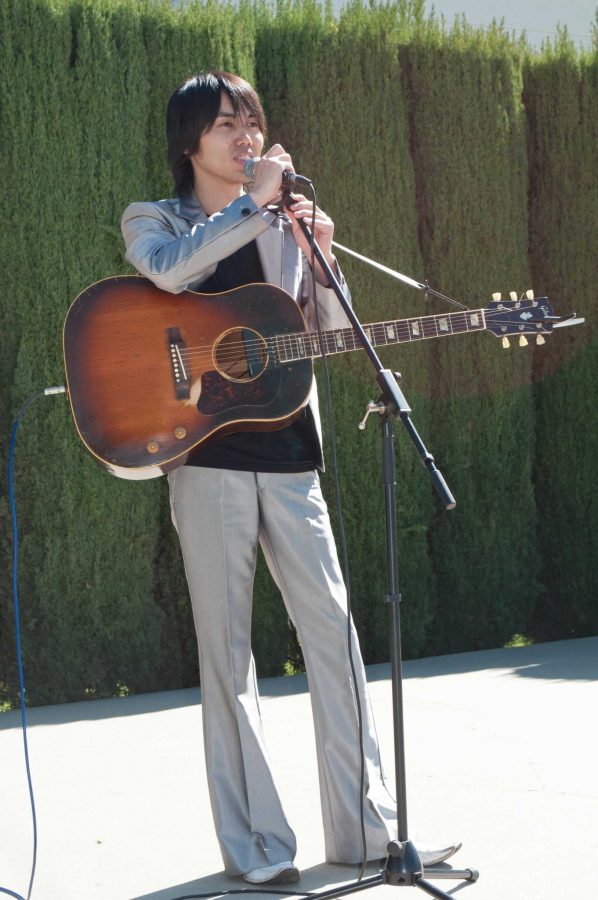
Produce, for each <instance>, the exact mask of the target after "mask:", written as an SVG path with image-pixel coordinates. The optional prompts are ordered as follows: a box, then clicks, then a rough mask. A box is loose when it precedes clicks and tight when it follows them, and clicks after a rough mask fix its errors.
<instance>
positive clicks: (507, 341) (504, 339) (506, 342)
mask: <svg viewBox="0 0 598 900" xmlns="http://www.w3.org/2000/svg"><path fill="white" fill-rule="evenodd" d="M502 345H503V347H504V349H505V350H508V349H509V347H510V346H511V344H510V342H509V339H508V337H504V338H503V339H502Z"/></svg>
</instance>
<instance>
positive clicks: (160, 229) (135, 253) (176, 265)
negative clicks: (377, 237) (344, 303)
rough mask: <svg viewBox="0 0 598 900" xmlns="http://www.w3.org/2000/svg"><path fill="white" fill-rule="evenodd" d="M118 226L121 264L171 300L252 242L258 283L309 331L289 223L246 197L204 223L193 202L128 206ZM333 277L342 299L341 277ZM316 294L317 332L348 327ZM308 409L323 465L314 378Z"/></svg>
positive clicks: (304, 274) (306, 272)
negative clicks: (294, 309) (291, 303)
mask: <svg viewBox="0 0 598 900" xmlns="http://www.w3.org/2000/svg"><path fill="white" fill-rule="evenodd" d="M121 227H122V232H123V236H124V239H125V245H126V258H127V260H128V262H130V263H131V265H133V266H134V267H135V269H137V271H138V272H139V273H140V274H141V275H144V276H145V277H146V278H149V279H150V280H151V281H153V282H154V284H155V285H156V286H157V287H159V288H162V289H163V290H166V291H171V292H172V293H175V294H178V293H181V292H182V291H185V290H187V289H189V290H197V289H198V288H199V286H200V285H201V284H202V282H204V281H205V280H206V279H207V278H209V277H210V275H212V274H213V273H214V271H215V269H216V266H217V265H218V263H219V261H220V260H221V259H225V258H226V257H227V256H230V255H231V253H234V252H235V251H236V250H238V249H239V248H240V247H242V246H244V245H245V244H247V243H248V242H249V241H251V240H254V239H255V241H256V245H257V249H258V254H259V257H260V261H261V264H262V269H263V272H264V278H265V280H266V281H267V282H268V283H269V284H275V285H278V286H279V287H282V288H283V289H284V290H285V291H287V293H288V294H290V295H291V297H293V298H294V299H295V301H296V302H297V303H298V304H299V306H300V308H301V310H302V312H303V315H304V316H305V319H306V322H307V325H308V328H310V329H313V330H315V329H316V317H315V304H314V299H313V295H312V277H311V270H310V268H309V265H308V263H307V260H306V259H305V256H304V255H303V253H302V252H301V251H300V249H299V247H298V246H297V243H296V242H295V238H294V236H293V233H292V229H291V224H290V222H289V220H288V218H287V217H286V216H282V215H280V214H276V213H275V212H272V211H270V210H266V209H264V208H262V207H258V206H256V205H255V203H254V202H253V200H252V199H251V197H249V196H248V195H244V196H242V197H239V198H238V199H236V200H234V201H233V202H232V203H230V204H229V205H228V206H226V207H225V208H224V209H222V210H220V212H217V213H215V214H214V215H213V216H209V217H208V216H207V215H206V214H205V213H204V211H203V209H202V208H201V206H200V204H199V202H198V201H197V199H196V198H195V197H185V198H183V199H174V200H159V201H156V202H144V203H132V204H131V205H130V206H128V207H127V209H126V210H125V212H124V214H123V217H122V222H121ZM337 274H338V276H339V280H340V282H341V284H342V286H343V291H344V293H345V296H347V298H349V292H348V289H347V287H346V284H345V282H344V279H343V277H342V274H341V273H340V271H339V272H338V273H337ZM316 290H317V300H318V311H319V317H320V324H321V326H322V329H324V330H325V329H330V328H347V327H348V326H349V321H348V319H347V317H346V315H345V313H344V311H343V309H342V307H341V306H340V303H339V301H338V299H337V297H336V296H335V294H334V291H333V290H332V289H331V288H326V287H323V286H321V285H317V287H316ZM308 402H309V408H310V410H311V412H312V415H313V418H314V425H315V428H316V432H317V435H318V441H319V447H320V464H321V465H322V461H323V460H322V428H321V423H320V416H319V411H318V396H317V391H316V383H315V379H314V382H313V385H312V390H311V393H310V396H309V401H308Z"/></svg>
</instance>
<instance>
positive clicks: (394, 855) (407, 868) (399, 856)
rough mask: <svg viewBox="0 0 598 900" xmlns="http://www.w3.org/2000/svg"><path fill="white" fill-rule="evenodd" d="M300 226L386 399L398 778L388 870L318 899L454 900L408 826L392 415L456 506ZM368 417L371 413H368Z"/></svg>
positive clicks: (462, 874) (391, 380) (469, 875)
mask: <svg viewBox="0 0 598 900" xmlns="http://www.w3.org/2000/svg"><path fill="white" fill-rule="evenodd" d="M298 221H299V225H300V227H301V230H302V231H303V233H304V235H305V236H306V238H307V239H308V240H309V241H310V243H311V244H312V246H313V248H314V254H315V256H316V259H317V260H318V262H319V263H320V265H321V267H322V269H323V271H324V272H325V274H326V277H327V278H328V282H329V285H330V287H331V288H332V289H333V290H334V292H335V294H336V296H337V297H338V300H339V303H340V304H341V306H342V308H343V310H344V311H345V313H346V315H347V317H348V319H349V321H350V322H351V324H352V326H353V328H354V330H355V332H356V333H357V334H358V336H359V338H360V340H361V343H362V345H363V348H364V350H365V351H366V354H367V355H368V356H369V358H370V361H371V363H372V365H373V366H374V368H375V369H376V381H377V382H378V385H379V387H380V389H381V391H382V397H381V400H380V402H379V403H378V404H376V405H375V407H374V409H375V410H376V411H378V412H380V413H381V414H382V416H383V420H382V472H383V484H384V500H385V513H386V548H387V573H388V574H387V590H388V592H387V595H386V601H387V603H388V613H389V630H390V653H391V674H392V702H393V727H394V751H395V776H396V791H397V835H398V840H396V841H391V842H390V843H389V845H388V847H387V850H388V857H387V859H386V862H385V866H384V869H383V870H382V871H381V872H380V873H379V874H378V875H376V876H373V877H372V878H363V879H362V880H361V881H358V882H354V883H353V884H349V885H346V886H345V887H342V888H337V889H333V890H330V891H324V892H322V893H318V894H317V897H318V900H327V898H332V897H342V896H344V895H346V894H352V893H356V892H358V891H363V890H366V889H367V888H370V887H373V886H374V885H377V884H392V885H396V886H397V887H417V888H419V889H420V890H423V891H425V892H426V893H427V894H430V895H431V896H432V897H437V898H439V900H452V898H451V897H450V895H449V894H447V893H445V892H444V891H442V890H440V888H437V887H435V886H434V885H432V884H430V882H429V881H427V880H426V879H424V877H423V876H424V869H423V866H422V864H421V860H420V858H419V854H418V852H417V849H416V847H415V845H414V844H413V843H412V842H411V841H410V840H409V837H408V830H407V796H406V793H407V792H406V773H405V736H404V720H403V676H402V662H401V618H400V609H399V604H400V600H401V597H400V593H399V579H398V556H397V533H396V517H397V516H396V497H395V486H396V476H395V455H394V431H393V426H392V418H393V417H395V418H396V417H400V419H401V421H402V423H403V424H404V425H405V427H406V429H407V432H408V434H409V436H410V437H411V439H412V441H413V443H414V444H415V446H416V449H417V450H418V452H419V454H420V456H421V458H422V461H423V462H424V465H425V466H426V468H427V469H428V472H429V474H430V476H431V478H432V483H433V485H434V488H435V489H436V491H437V493H438V494H439V496H440V498H441V500H442V502H443V504H444V506H445V508H446V509H452V508H453V507H454V506H455V500H454V498H453V496H452V494H451V492H450V490H449V488H448V486H447V485H446V482H445V481H444V478H443V477H442V475H441V473H440V472H439V471H438V469H437V468H436V466H435V464H434V458H433V456H432V455H431V454H430V453H428V451H427V450H426V447H425V446H424V443H423V441H422V440H421V438H420V436H419V434H418V433H417V431H416V429H415V426H414V425H413V423H412V422H411V419H410V418H409V413H410V412H411V410H410V408H409V405H408V404H407V401H406V399H405V397H404V396H403V393H402V391H401V390H400V388H399V385H398V382H397V376H395V375H394V374H393V373H392V372H390V371H389V370H388V369H384V368H383V367H382V363H381V362H380V359H379V358H378V356H377V354H376V351H375V350H374V348H373V346H372V344H371V342H370V341H369V339H368V337H367V335H366V333H365V331H364V330H363V328H362V326H361V323H360V321H359V319H358V318H357V316H356V315H355V313H354V311H353V309H352V307H351V305H350V303H349V302H348V300H347V298H346V297H345V295H344V294H343V291H342V288H341V286H340V284H339V282H338V280H337V278H336V276H335V275H334V273H333V271H332V269H331V268H330V266H329V265H328V263H327V261H326V259H325V257H324V254H323V253H322V251H321V249H320V247H319V246H318V243H317V241H315V240H313V238H312V234H311V230H310V229H309V228H308V226H307V225H306V224H305V222H303V221H302V220H301V219H300V220H298ZM366 418H367V416H366ZM425 874H426V876H427V877H429V878H433V879H444V878H451V879H457V880H459V881H477V879H478V877H479V876H478V872H477V871H476V870H475V869H463V870H456V869H427V870H426V872H425Z"/></svg>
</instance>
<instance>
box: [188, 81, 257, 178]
mask: <svg viewBox="0 0 598 900" xmlns="http://www.w3.org/2000/svg"><path fill="white" fill-rule="evenodd" d="M263 146H264V135H263V134H262V132H261V131H260V126H259V124H258V121H257V119H256V118H255V116H253V115H252V114H251V113H250V112H249V111H248V110H241V114H240V115H236V114H235V111H234V109H233V105H232V103H231V100H230V97H229V96H228V95H227V94H225V93H224V91H223V92H222V93H221V96H220V109H219V111H218V115H217V116H216V119H215V120H214V124H213V125H212V126H211V128H210V129H209V130H208V131H206V132H205V133H204V134H203V135H202V136H201V138H200V139H199V147H198V149H197V151H196V152H195V153H194V154H193V156H192V157H191V159H192V162H193V168H194V171H195V177H196V179H197V178H199V179H202V180H206V179H219V180H221V181H224V182H226V183H227V184H236V185H242V184H244V183H245V182H246V181H247V177H246V175H245V172H244V165H245V161H246V160H247V159H248V158H249V157H251V156H260V155H261V152H262V148H263Z"/></svg>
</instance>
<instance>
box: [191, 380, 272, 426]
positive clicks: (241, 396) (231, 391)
mask: <svg viewBox="0 0 598 900" xmlns="http://www.w3.org/2000/svg"><path fill="white" fill-rule="evenodd" d="M281 375H282V373H281V370H280V369H273V370H272V371H269V372H264V373H263V374H262V375H261V377H260V378H258V379H257V380H255V381H250V382H239V381H230V379H228V378H223V376H222V375H220V373H219V372H216V371H214V370H212V371H209V372H204V374H203V375H202V378H201V383H202V384H201V394H200V397H199V400H198V401H197V409H198V410H199V412H200V413H202V414H203V415H205V416H216V415H218V414H219V413H224V412H226V413H230V412H231V410H233V409H237V408H239V407H243V408H244V409H245V413H246V415H247V416H248V417H250V411H251V409H252V408H254V409H255V410H256V412H257V411H258V410H259V409H260V408H263V407H264V406H268V405H269V404H270V403H272V401H273V400H275V399H276V397H277V395H278V392H279V390H280V381H281Z"/></svg>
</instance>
